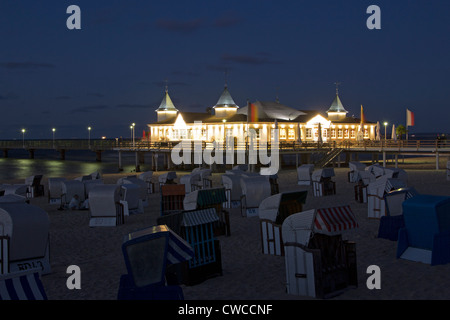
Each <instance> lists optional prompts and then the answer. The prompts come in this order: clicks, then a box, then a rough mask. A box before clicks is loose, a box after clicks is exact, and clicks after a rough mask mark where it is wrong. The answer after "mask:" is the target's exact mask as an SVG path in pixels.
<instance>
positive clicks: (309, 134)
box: [306, 129, 312, 139]
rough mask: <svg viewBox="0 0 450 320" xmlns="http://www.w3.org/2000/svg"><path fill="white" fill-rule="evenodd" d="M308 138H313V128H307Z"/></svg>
mask: <svg viewBox="0 0 450 320" xmlns="http://www.w3.org/2000/svg"><path fill="white" fill-rule="evenodd" d="M306 138H308V139H311V138H312V129H306Z"/></svg>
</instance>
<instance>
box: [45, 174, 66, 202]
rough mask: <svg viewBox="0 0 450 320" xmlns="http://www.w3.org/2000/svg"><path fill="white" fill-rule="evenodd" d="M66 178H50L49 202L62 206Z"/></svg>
mask: <svg viewBox="0 0 450 320" xmlns="http://www.w3.org/2000/svg"><path fill="white" fill-rule="evenodd" d="M66 180H67V179H66V178H48V202H49V203H50V204H59V205H61V196H62V194H63V192H62V182H63V181H66Z"/></svg>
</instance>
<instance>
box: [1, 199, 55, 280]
mask: <svg viewBox="0 0 450 320" xmlns="http://www.w3.org/2000/svg"><path fill="white" fill-rule="evenodd" d="M0 226H1V227H0V242H1V248H0V249H1V250H0V253H1V254H0V256H1V257H0V259H1V268H0V273H3V274H5V273H15V272H19V271H25V270H30V269H39V271H40V272H41V273H42V274H48V273H50V272H51V268H50V256H49V230H50V219H49V217H48V214H47V212H46V211H45V210H43V209H42V208H40V207H38V206H35V205H32V204H27V203H0Z"/></svg>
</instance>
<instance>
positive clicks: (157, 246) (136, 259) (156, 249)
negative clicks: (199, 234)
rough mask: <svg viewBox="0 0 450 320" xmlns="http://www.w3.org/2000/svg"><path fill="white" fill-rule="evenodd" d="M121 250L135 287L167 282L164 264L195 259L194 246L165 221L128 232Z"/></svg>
mask: <svg viewBox="0 0 450 320" xmlns="http://www.w3.org/2000/svg"><path fill="white" fill-rule="evenodd" d="M122 251H123V255H124V258H125V264H126V267H127V270H128V274H129V275H131V278H132V279H133V282H134V285H135V286H136V287H145V286H148V285H153V284H161V285H163V284H164V282H165V271H166V270H165V266H166V265H167V264H176V263H180V262H183V261H187V260H190V259H192V257H193V256H194V251H193V250H192V247H191V246H190V245H189V243H188V242H186V241H185V240H184V239H182V238H181V237H180V236H179V235H177V234H176V233H175V232H173V231H172V230H171V229H170V228H169V227H167V226H166V225H157V226H152V227H149V228H145V229H142V230H138V231H135V232H132V233H129V234H128V235H127V236H125V239H124V242H123V244H122Z"/></svg>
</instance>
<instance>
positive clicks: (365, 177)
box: [356, 170, 376, 186]
mask: <svg viewBox="0 0 450 320" xmlns="http://www.w3.org/2000/svg"><path fill="white" fill-rule="evenodd" d="M375 180H376V178H375V175H374V174H373V173H371V172H369V171H367V170H364V171H358V175H357V177H356V182H361V183H362V184H364V185H365V186H366V185H368V184H369V183H371V182H374V181H375Z"/></svg>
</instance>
